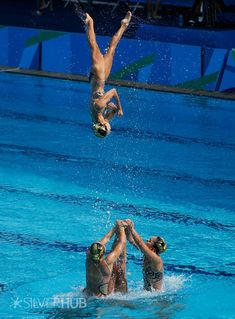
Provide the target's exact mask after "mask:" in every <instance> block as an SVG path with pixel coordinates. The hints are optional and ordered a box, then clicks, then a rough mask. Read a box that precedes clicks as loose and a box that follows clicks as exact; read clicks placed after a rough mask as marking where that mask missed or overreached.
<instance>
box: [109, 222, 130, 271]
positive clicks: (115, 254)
mask: <svg viewBox="0 0 235 319" xmlns="http://www.w3.org/2000/svg"><path fill="white" fill-rule="evenodd" d="M125 245H126V234H125V226H124V225H123V222H122V221H121V220H118V221H117V222H116V238H115V241H114V243H113V247H112V251H111V252H110V253H109V254H108V256H107V257H106V261H107V263H108V264H109V265H111V264H113V263H114V262H115V261H116V260H117V259H118V258H119V256H120V255H121V254H122V252H123V249H124V247H125Z"/></svg>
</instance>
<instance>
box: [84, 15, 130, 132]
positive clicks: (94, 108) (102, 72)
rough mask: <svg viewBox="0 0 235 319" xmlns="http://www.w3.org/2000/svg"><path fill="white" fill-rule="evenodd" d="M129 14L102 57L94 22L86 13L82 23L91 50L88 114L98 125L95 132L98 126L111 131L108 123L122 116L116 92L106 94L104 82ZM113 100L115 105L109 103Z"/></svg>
mask: <svg viewBox="0 0 235 319" xmlns="http://www.w3.org/2000/svg"><path fill="white" fill-rule="evenodd" d="M131 16H132V15H131V12H129V11H128V12H127V14H126V16H125V18H124V19H123V20H122V21H121V26H120V28H119V30H118V31H117V32H116V34H115V35H114V36H113V37H112V39H111V41H110V43H109V47H108V49H107V52H106V53H105V54H104V55H103V54H102V53H101V52H100V49H99V46H98V44H97V42H96V35H95V31H94V22H93V19H92V18H91V16H90V15H89V14H87V13H86V17H85V20H84V23H85V24H86V26H87V38H88V43H89V45H90V49H91V58H92V68H91V74H90V82H91V87H92V92H91V102H90V112H91V118H92V122H93V124H99V125H98V126H97V127H95V130H99V126H100V125H101V126H102V125H103V126H105V130H106V131H107V132H110V131H111V126H110V124H109V121H110V120H111V119H112V118H113V117H114V115H115V114H117V115H118V116H122V115H123V111H122V106H121V102H120V99H119V96H118V94H117V91H116V90H115V89H111V90H109V91H108V92H105V91H104V86H105V81H106V80H107V78H108V77H109V74H110V71H111V68H112V64H113V57H114V52H115V49H116V47H117V44H118V42H119V41H120V39H121V37H122V35H123V33H124V31H125V30H126V28H127V27H128V25H129V23H130V20H131ZM113 98H114V100H115V104H114V103H112V102H110V101H111V100H112V99H113Z"/></svg>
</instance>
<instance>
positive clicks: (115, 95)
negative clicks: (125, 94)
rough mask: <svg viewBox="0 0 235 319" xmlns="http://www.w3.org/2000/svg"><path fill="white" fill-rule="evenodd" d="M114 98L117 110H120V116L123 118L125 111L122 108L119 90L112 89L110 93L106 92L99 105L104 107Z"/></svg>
mask: <svg viewBox="0 0 235 319" xmlns="http://www.w3.org/2000/svg"><path fill="white" fill-rule="evenodd" d="M112 98H114V99H115V101H116V104H117V109H118V116H122V115H123V111H122V106H121V101H120V98H119V96H118V93H117V90H116V89H111V90H109V91H108V92H106V93H105V94H104V95H103V96H102V99H100V101H99V102H98V103H97V105H98V104H101V103H102V106H106V104H107V103H108V102H109V101H110V100H111V99H112Z"/></svg>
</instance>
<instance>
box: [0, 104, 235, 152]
mask: <svg viewBox="0 0 235 319" xmlns="http://www.w3.org/2000/svg"><path fill="white" fill-rule="evenodd" d="M0 117H2V118H10V119H16V120H24V121H30V122H49V123H54V124H63V125H75V126H81V127H85V128H90V124H87V123H83V122H79V121H74V120H70V119H61V118H55V117H52V116H46V115H39V114H26V113H20V112H14V111H10V110H6V109H2V110H0ZM113 132H115V134H117V135H122V136H127V137H132V138H138V139H143V140H149V139H150V140H158V141H165V142H169V143H177V144H183V145H192V144H202V145H205V146H207V147H216V148H220V149H221V148H223V149H229V150H231V151H235V144H233V143H224V142H222V141H212V140H208V139H203V138H196V137H186V136H180V135H172V134H168V133H158V134H156V133H154V132H150V131H147V130H139V129H138V130H137V129H133V128H124V127H123V128H113Z"/></svg>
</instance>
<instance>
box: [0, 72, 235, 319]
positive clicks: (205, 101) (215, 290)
mask: <svg viewBox="0 0 235 319" xmlns="http://www.w3.org/2000/svg"><path fill="white" fill-rule="evenodd" d="M0 88H1V91H0V92H1V97H0V127H1V136H0V242H1V250H0V252H1V258H0V313H1V315H0V317H1V318H5V319H6V318H12V319H13V318H14V319H16V318H17V319H18V318H27V319H31V318H39V319H45V318H53V319H55V318H66V319H67V318H81V317H82V318H83V317H84V318H141V319H143V318H148V319H152V318H160V319H163V318H164V319H165V318H167V319H168V318H181V319H182V318H185V319H186V318H187V319H189V318H190V319H191V318H196V319H197V318H203V319H206V318H213V319H215V318H224V319H225V318H226V319H227V318H235V315H234V278H235V274H234V265H235V260H234V228H233V227H234V199H235V132H234V124H235V102H234V101H226V100H219V99H209V98H205V97H196V96H190V95H176V94H170V93H161V92H154V91H145V90H137V89H130V88H118V91H119V93H120V98H121V100H122V104H123V109H124V117H123V118H122V119H115V120H114V121H113V133H112V135H111V136H109V137H108V138H107V139H102V140H101V139H97V138H96V137H94V136H93V134H92V132H91V128H90V118H89V112H88V106H87V104H88V99H89V86H88V84H86V83H78V82H71V81H62V80H56V79H47V78H41V77H30V76H22V75H12V74H6V73H0ZM123 218H130V219H132V220H133V221H134V223H135V227H136V229H137V231H138V232H139V233H140V234H141V235H142V236H143V238H148V237H150V236H152V235H162V236H164V237H165V238H166V240H167V242H168V247H169V248H168V250H167V252H166V253H165V254H164V256H163V259H164V263H165V282H164V289H163V291H162V292H161V293H146V292H143V290H142V284H143V282H142V274H141V254H140V252H138V251H137V250H135V249H134V248H133V247H132V246H130V245H129V244H128V247H127V250H128V264H127V268H128V285H129V293H128V294H127V295H126V296H120V295H112V296H109V297H108V298H107V299H103V300H95V299H93V300H86V306H84V305H82V306H81V304H79V305H78V306H77V305H75V306H77V307H74V304H73V305H68V306H67V305H66V301H67V300H71V297H72V299H73V300H74V301H75V302H76V301H77V300H79V301H81V299H79V298H82V293H81V290H82V288H83V287H84V285H85V267H84V261H85V251H86V248H87V246H89V245H90V244H91V243H92V242H93V241H95V240H99V239H100V238H101V237H102V236H103V235H104V233H105V232H107V231H108V230H109V229H110V227H111V226H112V225H113V223H114V222H115V220H116V219H123ZM109 247H110V246H109ZM56 298H57V299H58V298H60V299H59V300H60V301H62V302H61V303H59V304H58V303H56V302H55V299H56ZM57 299H56V300H57ZM83 306H84V307H83ZM73 308H74V309H73Z"/></svg>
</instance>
